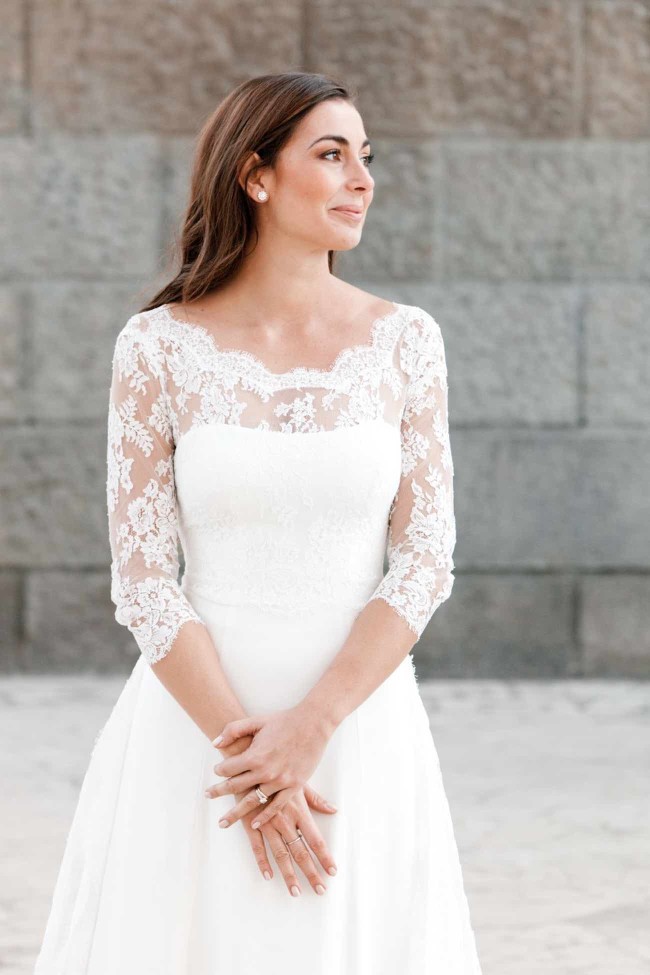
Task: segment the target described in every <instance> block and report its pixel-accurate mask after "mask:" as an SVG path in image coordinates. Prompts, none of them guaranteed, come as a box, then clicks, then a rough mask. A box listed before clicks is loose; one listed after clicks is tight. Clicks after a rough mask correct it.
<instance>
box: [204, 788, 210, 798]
mask: <svg viewBox="0 0 650 975" xmlns="http://www.w3.org/2000/svg"><path fill="white" fill-rule="evenodd" d="M203 795H204V796H211V795H212V793H211V792H210V790H209V789H206V790H205V792H204V793H203Z"/></svg>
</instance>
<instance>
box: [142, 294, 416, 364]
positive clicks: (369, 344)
mask: <svg viewBox="0 0 650 975" xmlns="http://www.w3.org/2000/svg"><path fill="white" fill-rule="evenodd" d="M391 304H392V305H393V308H392V309H391V310H390V311H388V312H384V314H383V315H378V316H377V317H376V318H374V319H373V320H372V322H371V323H370V326H369V328H368V339H367V341H366V342H359V343H357V344H356V345H348V346H345V347H344V348H342V349H340V350H339V352H338V353H337V355H336V357H335V359H334V361H333V362H332V363H331V365H329V366H327V367H326V368H324V369H321V368H319V367H314V366H304V365H297V366H292V367H291V368H290V369H286V370H284V371H283V372H275V371H274V370H273V369H270V368H269V367H268V366H267V365H266V363H265V362H264V361H263V360H262V359H260V357H259V356H257V355H255V353H253V352H249V351H248V350H247V349H237V348H233V347H231V346H222V345H220V344H219V343H218V342H217V340H216V338H215V336H214V334H213V333H212V332H211V331H210V330H209V329H208V328H206V327H205V325H200V324H199V323H198V322H192V321H190V320H182V319H180V318H176V316H175V315H174V314H173V312H172V310H171V307H170V305H171V303H170V302H167V303H166V304H163V305H160V306H159V308H158V310H159V311H161V312H162V313H163V315H164V316H165V318H166V319H167V320H168V321H169V322H171V323H172V324H173V325H174V326H177V327H179V328H181V329H185V330H186V331H189V332H197V333H198V334H199V335H201V336H202V337H203V338H204V340H205V341H207V342H208V344H209V347H210V349H211V350H212V351H213V352H214V354H215V355H218V356H220V357H221V356H224V357H226V358H232V359H236V360H237V359H238V360H240V361H244V362H247V363H249V364H250V365H252V366H253V367H254V368H255V369H256V370H257V371H258V372H259V373H261V374H263V375H265V376H269V377H270V378H271V379H273V380H274V381H284V380H287V379H293V378H294V377H297V376H299V377H305V378H307V379H315V378H319V377H332V376H333V375H334V374H335V373H336V372H337V370H338V369H339V367H340V365H341V363H342V362H343V361H344V360H345V359H347V358H348V357H349V356H351V355H353V354H357V353H359V352H372V351H373V350H374V349H375V347H376V345H377V340H378V336H379V334H380V332H381V331H382V329H383V328H384V327H385V326H386V325H387V324H388V323H389V322H392V321H393V319H395V318H398V317H399V315H400V314H402V313H403V312H404V311H405V309H406V308H407V307H409V306H407V305H405V304H404V303H403V302H399V301H393V302H391Z"/></svg>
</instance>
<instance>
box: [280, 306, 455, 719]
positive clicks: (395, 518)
mask: <svg viewBox="0 0 650 975" xmlns="http://www.w3.org/2000/svg"><path fill="white" fill-rule="evenodd" d="M400 354H401V362H402V368H403V369H404V370H405V372H406V374H407V376H408V377H409V378H408V383H407V390H406V397H405V404H404V412H403V414H402V421H401V428H400V433H401V444H402V474H401V479H400V484H399V487H398V490H397V493H396V495H395V498H394V499H393V504H392V506H391V510H390V515H389V533H388V571H387V573H386V575H385V576H384V577H383V579H382V580H381V582H380V583H379V585H378V586H377V588H376V589H375V591H374V593H373V594H372V596H371V597H370V599H369V601H368V603H367V604H366V606H365V607H364V609H363V610H362V611H361V613H359V615H358V616H357V618H356V619H355V622H354V625H353V627H352V629H351V631H350V635H349V637H348V639H347V640H346V642H345V644H344V645H343V647H342V648H341V650H340V651H339V653H338V654H337V656H336V657H335V658H334V659H333V661H332V663H331V664H330V666H329V667H328V669H327V670H326V671H325V673H324V674H323V676H322V677H321V678H320V680H319V681H318V683H317V684H315V685H314V687H313V688H312V689H311V690H310V692H309V693H308V694H307V696H306V697H305V698H303V700H302V701H301V702H300V705H299V708H301V709H304V710H305V712H306V713H307V714H311V715H314V714H316V715H318V716H319V717H320V720H321V723H322V724H323V726H324V727H325V729H327V731H328V732H329V733H331V732H332V731H333V730H334V729H335V728H336V727H337V725H338V724H340V722H341V721H342V720H343V719H344V718H345V717H346V716H347V715H348V714H350V713H351V712H352V711H353V710H354V709H355V708H357V707H358V706H359V705H360V704H361V703H362V702H363V701H365V700H366V698H367V697H368V696H369V695H370V694H372V692H373V691H374V690H376V689H377V688H378V687H379V686H380V684H382V683H383V681H384V680H386V678H387V677H388V676H389V675H390V674H392V672H393V671H394V670H395V669H396V668H397V666H398V665H399V664H400V663H401V661H402V660H403V659H404V657H405V656H406V655H407V654H408V653H409V652H410V650H411V649H412V647H413V645H414V644H415V643H416V642H417V640H418V639H419V638H420V636H421V634H422V632H423V630H424V628H425V626H426V625H427V623H428V622H429V620H430V619H431V617H432V616H433V614H434V612H435V611H436V609H437V608H438V606H440V605H441V603H443V602H444V601H445V600H446V599H448V598H449V596H450V595H451V590H452V587H453V583H454V576H453V570H454V562H453V558H452V556H453V551H454V548H455V544H456V526H455V519H454V495H453V474H454V468H453V463H452V457H451V448H450V444H449V422H448V386H447V365H446V360H445V351H444V343H443V339H442V334H441V332H440V327H439V326H438V324H437V322H436V321H435V320H434V319H433V318H432V317H431V316H430V315H428V314H427V313H426V312H423V311H422V310H421V309H419V310H418V314H417V316H416V317H414V319H413V320H412V321H411V322H410V323H409V325H408V326H407V333H406V336H405V339H404V343H403V346H402V349H401V353H400Z"/></svg>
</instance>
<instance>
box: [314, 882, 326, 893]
mask: <svg viewBox="0 0 650 975" xmlns="http://www.w3.org/2000/svg"><path fill="white" fill-rule="evenodd" d="M316 893H317V894H324V893H325V888H324V887H323V885H322V884H316Z"/></svg>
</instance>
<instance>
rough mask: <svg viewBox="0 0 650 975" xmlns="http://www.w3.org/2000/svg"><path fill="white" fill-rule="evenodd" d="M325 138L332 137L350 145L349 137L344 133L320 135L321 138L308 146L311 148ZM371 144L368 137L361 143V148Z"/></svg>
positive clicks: (335, 140) (345, 144)
mask: <svg viewBox="0 0 650 975" xmlns="http://www.w3.org/2000/svg"><path fill="white" fill-rule="evenodd" d="M325 139H332V140H333V141H334V142H338V143H340V145H342V146H349V145H350V140H349V139H346V138H345V136H344V135H322V136H321V137H320V139H315V140H314V141H313V142H312V143H311V145H310V146H308V148H309V149H311V147H312V146H315V145H316V143H317V142H323V141H324V140H325ZM369 145H370V139H366V141H365V142H362V143H361V148H362V149H363V148H364V146H369Z"/></svg>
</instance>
